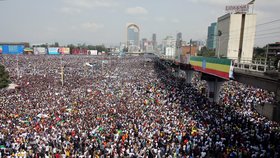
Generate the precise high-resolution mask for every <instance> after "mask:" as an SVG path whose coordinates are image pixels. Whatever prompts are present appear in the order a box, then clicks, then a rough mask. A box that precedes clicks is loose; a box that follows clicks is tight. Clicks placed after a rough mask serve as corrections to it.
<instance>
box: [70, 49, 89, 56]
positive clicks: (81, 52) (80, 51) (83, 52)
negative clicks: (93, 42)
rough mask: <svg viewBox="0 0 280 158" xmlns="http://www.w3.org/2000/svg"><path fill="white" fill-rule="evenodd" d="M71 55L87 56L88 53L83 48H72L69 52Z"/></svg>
mask: <svg viewBox="0 0 280 158" xmlns="http://www.w3.org/2000/svg"><path fill="white" fill-rule="evenodd" d="M71 53H72V54H76V55H77V54H85V55H87V53H88V50H87V49H85V48H73V49H72V50H71Z"/></svg>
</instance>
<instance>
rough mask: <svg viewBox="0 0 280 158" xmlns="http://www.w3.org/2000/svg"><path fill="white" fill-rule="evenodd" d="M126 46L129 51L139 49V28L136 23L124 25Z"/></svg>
mask: <svg viewBox="0 0 280 158" xmlns="http://www.w3.org/2000/svg"><path fill="white" fill-rule="evenodd" d="M126 34H127V36H126V37H127V40H126V43H127V47H128V50H129V51H130V52H134V51H139V49H140V28H139V26H138V25H136V24H133V23H130V24H127V26H126Z"/></svg>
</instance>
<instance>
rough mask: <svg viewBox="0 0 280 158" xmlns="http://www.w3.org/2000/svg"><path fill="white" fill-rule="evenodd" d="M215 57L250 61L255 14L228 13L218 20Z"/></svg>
mask: <svg viewBox="0 0 280 158" xmlns="http://www.w3.org/2000/svg"><path fill="white" fill-rule="evenodd" d="M217 30H218V36H217V46H216V56H218V57H227V58H229V59H237V60H252V58H253V47H254V42H255V32H256V14H251V13H238V12H237V13H228V14H226V15H224V16H221V17H219V18H218V24H217Z"/></svg>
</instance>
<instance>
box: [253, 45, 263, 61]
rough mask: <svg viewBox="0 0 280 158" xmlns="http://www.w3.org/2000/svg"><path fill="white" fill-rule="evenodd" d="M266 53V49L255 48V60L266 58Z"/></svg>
mask: <svg viewBox="0 0 280 158" xmlns="http://www.w3.org/2000/svg"><path fill="white" fill-rule="evenodd" d="M265 51H266V48H265V47H264V48H260V47H255V48H254V54H253V56H254V58H255V59H260V58H265Z"/></svg>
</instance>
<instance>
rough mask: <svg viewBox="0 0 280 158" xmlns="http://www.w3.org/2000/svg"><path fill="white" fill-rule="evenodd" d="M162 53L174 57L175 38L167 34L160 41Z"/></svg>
mask: <svg viewBox="0 0 280 158" xmlns="http://www.w3.org/2000/svg"><path fill="white" fill-rule="evenodd" d="M162 50H163V54H164V55H165V56H167V57H170V58H175V56H176V40H175V39H174V38H173V37H172V36H167V37H166V38H165V39H164V40H163V41H162Z"/></svg>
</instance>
